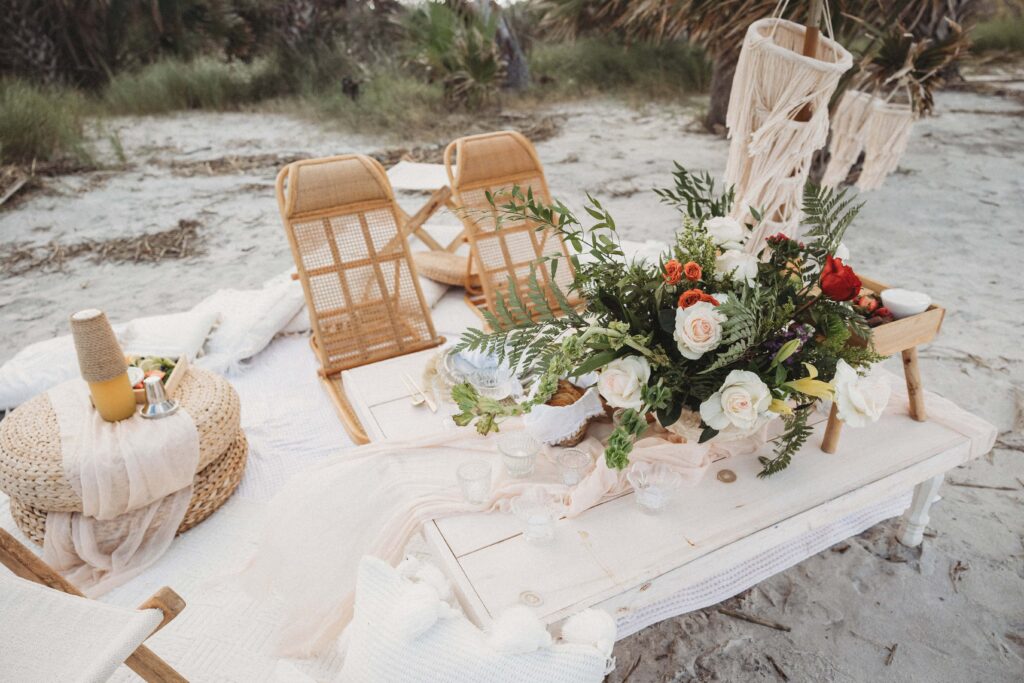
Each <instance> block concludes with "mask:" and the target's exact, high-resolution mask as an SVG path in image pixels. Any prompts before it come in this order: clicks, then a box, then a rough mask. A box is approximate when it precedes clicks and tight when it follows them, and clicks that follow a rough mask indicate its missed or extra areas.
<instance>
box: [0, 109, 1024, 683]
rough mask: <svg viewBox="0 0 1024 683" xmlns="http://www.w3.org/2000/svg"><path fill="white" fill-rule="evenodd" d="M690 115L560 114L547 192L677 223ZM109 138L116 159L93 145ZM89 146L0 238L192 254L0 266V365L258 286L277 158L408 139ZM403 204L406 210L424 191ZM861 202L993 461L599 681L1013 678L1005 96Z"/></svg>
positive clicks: (958, 116)
mask: <svg viewBox="0 0 1024 683" xmlns="http://www.w3.org/2000/svg"><path fill="white" fill-rule="evenodd" d="M700 104H701V103H700V101H699V100H698V101H695V102H694V103H693V104H692V105H684V104H681V105H676V106H666V105H659V106H657V107H648V108H646V109H643V110H635V109H631V108H629V107H626V106H624V105H621V104H618V103H614V102H610V101H580V102H576V103H572V104H569V105H561V106H559V107H558V108H557V109H556V110H555V111H554V113H556V114H558V115H559V116H560V118H561V120H562V129H561V132H560V134H558V135H556V136H555V137H553V138H552V139H550V140H547V141H545V142H543V143H541V144H539V145H538V151H539V153H540V156H541V158H542V159H543V160H544V161H545V163H546V168H547V172H548V177H549V181H550V185H551V187H552V190H553V192H554V194H555V195H557V196H558V197H560V198H562V199H564V200H565V201H566V202H567V203H568V204H570V206H573V207H576V208H579V207H580V206H581V203H582V200H583V198H584V196H585V193H587V192H589V193H591V194H593V195H594V196H596V197H598V198H600V199H601V201H602V202H603V203H604V204H605V205H606V206H607V207H608V208H609V209H610V210H611V211H612V212H613V214H614V215H615V217H616V220H617V222H618V224H619V226H620V231H621V233H622V234H623V235H624V236H626V237H629V238H632V239H659V240H665V239H667V238H668V237H669V236H670V235H671V233H672V231H673V230H674V229H675V228H676V226H677V225H678V221H679V215H678V214H677V213H676V212H675V210H674V209H672V208H671V207H668V206H664V205H660V204H658V203H657V202H656V198H655V197H654V196H653V195H652V194H651V193H650V192H649V189H650V188H651V187H654V186H664V185H667V184H669V183H670V177H669V172H670V170H671V163H672V161H678V162H680V163H681V164H683V165H685V166H687V167H689V168H692V169H705V168H706V169H709V170H710V171H712V172H713V173H715V174H720V173H721V172H722V170H723V168H724V163H725V155H726V149H727V142H725V141H724V140H721V139H719V138H716V137H713V136H709V135H706V134H704V133H701V132H699V130H698V127H697V126H696V125H695V123H694V118H695V116H697V115H698V113H699V112H698V109H697V108H698V107H699V106H700ZM546 113H551V112H546ZM112 135H114V136H116V137H117V138H118V139H119V140H120V143H121V145H122V146H123V149H124V154H125V158H126V159H127V161H126V162H123V163H122V162H120V161H118V158H117V155H116V154H115V153H114V149H113V146H111V145H110V144H109V142H107V141H108V140H109V138H110V136H112ZM96 137H97V139H98V141H99V142H98V144H99V145H100V147H101V149H102V150H103V153H102V158H103V159H104V161H105V163H106V164H108V166H109V167H108V168H106V169H105V170H101V171H96V172H91V173H85V174H77V175H68V176H61V177H56V178H47V179H44V180H43V181H42V187H41V188H38V189H35V190H33V191H31V192H27V191H25V192H23V193H21V194H20V195H19V196H16V197H15V199H14V200H12V201H11V202H9V204H8V205H7V206H5V207H4V208H3V209H0V247H4V246H6V245H10V244H12V243H15V242H17V243H26V244H27V245H28V246H33V245H35V246H39V247H42V246H45V245H47V244H50V243H54V242H56V243H58V244H63V245H71V244H75V243H78V242H81V241H83V240H89V239H91V240H109V239H114V238H122V237H134V236H138V235H141V234H146V233H155V232H159V231H162V230H167V229H170V228H174V227H175V226H177V225H178V224H179V221H183V220H184V221H198V223H199V228H198V232H199V235H200V241H199V243H198V245H196V246H197V248H198V249H199V250H200V251H199V253H197V254H195V255H193V256H190V257H188V258H185V259H164V260H161V261H158V262H154V263H148V262H146V263H94V262H92V261H90V260H89V259H87V258H77V259H73V260H70V261H68V262H67V263H65V264H64V267H63V269H62V270H59V271H58V270H55V269H52V268H50V269H46V268H40V269H34V270H32V271H30V272H27V273H24V274H21V275H18V276H16V277H9V276H7V275H8V274H6V273H5V274H4V275H3V276H0V361H4V360H6V359H7V358H9V357H10V356H12V355H13V354H14V353H15V352H16V351H17V350H18V349H19V348H20V347H21V346H23V345H24V344H27V343H30V342H33V341H38V340H41V339H45V338H48V337H50V336H52V335H55V334H62V333H64V332H66V319H67V315H68V314H69V313H70V312H72V311H74V310H76V309H79V308H84V307H88V306H100V307H102V308H104V309H105V310H107V312H108V313H109V314H110V316H111V317H112V318H113V319H115V320H124V319H129V318H132V317H136V316H139V315H146V314H152V313H155V312H163V311H176V310H184V309H187V308H190V307H191V306H193V305H195V304H196V303H197V302H198V301H200V300H201V299H202V298H204V297H205V296H206V295H208V294H209V293H211V292H213V291H214V290H216V289H218V288H221V287H236V288H240V287H254V286H257V285H259V284H260V283H261V282H263V281H264V280H265V279H267V278H268V277H270V276H272V275H275V274H277V273H279V272H281V271H283V270H284V269H285V268H287V267H288V266H289V265H290V263H291V258H290V255H289V253H288V247H287V243H286V241H285V239H284V234H283V232H282V230H281V227H280V222H279V218H278V216H277V209H276V203H275V200H274V197H273V179H274V175H275V173H276V168H277V167H278V166H279V165H280V163H282V162H283V161H284V160H287V159H290V158H293V157H296V156H306V155H326V154H332V153H340V152H344V151H350V150H357V151H369V150H379V149H383V148H387V147H394V146H397V145H398V144H400V143H404V144H407V145H412V144H416V143H420V142H424V141H416V140H409V141H395V140H382V139H377V138H370V137H365V136H355V135H352V134H348V133H344V132H338V131H335V130H332V129H330V128H325V127H323V126H320V125H317V124H315V123H312V122H308V121H305V120H303V119H299V118H294V117H289V116H285V115H281V114H265V113H232V114H209V113H188V114H179V115H174V116H164V117H158V118H123V119H114V120H108V121H105V122H104V123H103V124H102V126H101V127H100V126H98V127H97V131H96ZM431 142H432V141H431ZM225 157H229V160H228V161H227V162H224V161H223V159H225ZM207 162H209V163H207ZM400 199H401V201H402V203H403V204H404V205H405V206H406V208H408V209H412V208H415V207H416V206H417V204H418V202H421V201H422V199H423V198H422V197H421V196H417V195H402V196H401V197H400ZM862 199H863V200H864V201H866V202H867V204H866V206H865V208H864V210H863V213H862V214H861V217H860V218H859V219H858V221H857V222H856V223H855V225H854V227H853V228H851V230H850V232H849V234H848V239H847V243H848V245H849V247H850V249H851V251H852V254H853V257H852V262H853V265H854V266H855V267H856V268H857V269H858V270H860V271H862V272H864V273H865V274H868V275H870V276H872V277H873V278H876V279H879V280H882V281H884V282H888V283H890V284H899V285H904V286H907V287H911V288H915V289H922V290H926V291H928V292H930V293H931V294H932V295H933V297H934V299H935V300H936V301H938V302H940V303H942V304H943V305H945V306H946V307H947V309H948V314H947V318H946V322H945V325H944V327H943V330H942V334H941V336H940V337H939V339H938V340H937V341H936V342H935V343H934V344H932V345H930V346H928V347H925V348H923V349H922V353H921V355H922V361H923V369H922V371H923V375H924V378H925V382H926V384H927V386H928V387H929V388H931V389H933V390H936V391H939V392H940V393H943V394H946V395H948V396H951V397H953V398H955V399H956V400H957V401H958V402H959V403H960V404H961V405H964V406H967V407H970V408H972V409H973V410H974V411H975V412H977V413H979V414H981V415H983V416H984V417H986V418H987V419H989V420H991V421H992V422H994V423H995V424H997V425H998V427H999V429H1000V431H1001V436H1000V440H999V443H998V444H997V448H996V449H995V450H994V451H993V452H992V453H991V454H990V455H989V456H988V457H986V458H983V459H981V460H979V461H976V462H974V463H972V464H971V465H969V466H967V467H965V468H962V469H960V470H957V471H954V472H952V473H951V474H950V477H949V479H950V480H951V482H950V483H949V484H947V485H946V486H945V487H944V488H943V489H942V497H943V499H942V501H941V502H940V503H938V504H937V505H935V506H934V507H933V514H932V523H931V531H930V532H929V536H928V537H927V538H926V539H925V543H924V545H923V547H922V548H921V549H917V550H908V549H906V548H903V547H902V546H899V545H898V544H896V543H895V541H893V540H892V539H893V535H894V530H895V528H896V527H895V524H896V523H895V521H890V522H887V523H883V524H881V525H878V526H876V527H875V528H873V529H871V530H869V531H868V532H866V533H864V534H861V535H860V536H859V537H856V538H853V539H850V541H849V542H847V543H842V544H839V545H837V546H835V547H833V548H831V549H830V550H828V551H825V552H823V553H821V554H819V555H817V556H815V557H813V558H811V559H809V560H807V561H805V562H803V563H801V564H800V565H798V566H796V567H793V568H791V569H790V570H788V571H786V572H783V573H781V574H779V575H777V576H775V577H773V578H772V579H770V580H768V581H765V582H763V583H762V584H760V585H758V586H757V587H756V588H754V589H753V590H751V591H748V592H747V593H745V594H744V595H742V596H739V597H738V598H735V599H733V600H731V601H728V606H729V607H733V608H738V609H741V610H742V611H744V612H747V613H750V614H755V615H758V616H760V617H763V618H766V619H769V620H772V621H775V622H779V623H781V624H784V625H786V626H788V627H790V629H791V630H789V631H779V630H775V629H771V628H767V627H764V626H759V625H756V624H751V623H748V622H745V621H739V620H736V619H734V618H732V617H729V616H726V615H724V614H722V613H720V612H718V609H717V608H710V609H707V610H703V611H701V612H696V613H693V614H690V615H686V616H684V617H681V618H677V619H672V620H669V621H666V622H663V623H661V624H659V625H657V626H654V627H651V628H648V629H646V630H645V631H643V632H641V633H639V634H637V635H635V636H632V637H630V638H627V639H625V640H624V641H622V642H621V643H619V645H618V647H617V649H616V655H617V657H618V661H619V666H618V669H617V670H616V671H615V672H614V673H613V674H612V675H611V676H610V679H609V680H612V681H623V680H626V679H627V677H628V680H629V681H631V683H641V682H644V681H685V680H726V681H739V680H761V679H766V680H774V679H779V680H786V679H787V677H788V680H793V681H803V680H838V681H862V680H863V681H866V680H898V681H915V680H921V681H967V680H993V681H994V680H1007V681H1009V680H1020V677H1021V673H1022V672H1024V512H1022V502H1024V460H1022V458H1021V451H1022V450H1024V436H1022V434H1021V424H1022V416H1021V413H1022V409H1021V404H1022V395H1024V393H1022V392H1024V345H1022V344H1021V343H1020V340H1019V336H1020V331H1021V330H1022V329H1024V328H1022V326H1021V323H1020V320H1021V316H1022V314H1024V267H1022V261H1024V218H1022V216H1024V104H1022V102H1021V101H1020V100H1019V99H1015V98H1012V97H1000V96H993V95H980V94H971V93H953V92H947V93H942V94H940V95H939V96H938V98H937V116H935V117H934V118H931V119H928V120H925V121H923V122H921V123H920V124H919V125H918V126H917V127H916V129H915V132H914V136H913V140H912V142H911V146H910V151H909V152H908V154H907V156H906V157H905V158H904V160H903V162H902V163H901V165H900V169H899V171H897V173H896V174H895V175H893V176H892V177H890V178H889V179H888V180H887V182H886V184H885V186H884V187H883V188H882V189H881V190H879V191H876V192H873V193H870V194H866V195H864V196H863V197H862ZM890 362H891V361H890ZM897 365H898V364H897ZM794 466H796V467H798V466H799V462H796V463H795V464H794ZM958 484H977V485H981V486H999V487H1010V488H1011V489H1012V490H1000V489H995V488H975V487H969V486H962V485H958ZM893 648H894V649H893Z"/></svg>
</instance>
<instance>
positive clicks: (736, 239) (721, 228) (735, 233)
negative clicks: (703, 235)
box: [704, 216, 747, 249]
mask: <svg viewBox="0 0 1024 683" xmlns="http://www.w3.org/2000/svg"><path fill="white" fill-rule="evenodd" d="M704 229H705V230H706V231H707V233H708V235H709V236H710V237H711V239H712V240H713V241H714V243H715V244H717V245H718V246H720V247H722V249H740V248H742V247H743V243H744V242H746V241H747V229H746V228H745V227H743V224H742V223H740V222H739V221H738V220H736V219H735V218H730V217H729V216H716V217H715V218H711V219H708V221H707V222H706V223H705V224H704Z"/></svg>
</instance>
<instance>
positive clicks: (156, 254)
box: [0, 219, 203, 277]
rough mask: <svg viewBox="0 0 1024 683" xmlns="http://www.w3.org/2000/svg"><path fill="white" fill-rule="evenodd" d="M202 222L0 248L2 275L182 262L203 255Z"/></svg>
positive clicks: (16, 244) (180, 222) (21, 243)
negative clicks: (84, 265) (75, 264)
mask: <svg viewBox="0 0 1024 683" xmlns="http://www.w3.org/2000/svg"><path fill="white" fill-rule="evenodd" d="M199 225H200V224H199V221H194V220H185V219H182V220H180V221H178V225H177V227H174V228H171V229H169V230H163V231H161V232H154V233H147V234H145V235H137V236H134V237H117V238H112V239H107V240H91V239H90V240H84V241H82V242H77V243H75V244H60V243H59V242H57V241H56V240H54V241H52V242H49V243H47V244H44V245H29V244H27V243H24V242H16V243H13V244H7V245H3V246H0V272H2V273H3V275H4V276H6V277H15V276H18V275H24V274H25V273H29V272H32V271H36V270H43V271H63V270H64V267H65V265H66V264H67V262H68V261H70V260H72V259H75V258H88V259H89V260H90V261H92V262H93V263H104V262H112V263H142V262H150V263H152V262H156V261H162V260H165V259H181V258H188V257H190V256H195V255H197V254H200V253H202V251H203V248H202V237H201V235H200V234H199Z"/></svg>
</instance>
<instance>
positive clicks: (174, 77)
mask: <svg viewBox="0 0 1024 683" xmlns="http://www.w3.org/2000/svg"><path fill="white" fill-rule="evenodd" d="M266 68H267V67H266V65H265V63H263V62H255V63H253V64H242V63H238V62H235V63H226V62H222V61H218V60H215V59H210V58H200V59H195V60H193V61H190V62H182V61H178V60H165V61H161V62H156V63H155V64H150V65H148V66H146V67H143V68H142V69H140V70H138V71H132V72H124V73H120V74H117V75H116V76H115V77H114V79H113V80H111V81H110V83H109V84H108V85H107V87H106V88H105V89H104V91H103V93H102V94H101V96H100V105H101V108H102V110H103V111H104V112H106V113H110V114H135V115H144V114H163V113H166V112H171V111H181V110H186V109H211V110H224V109H237V108H238V107H240V106H242V105H245V104H248V103H251V102H253V101H254V100H255V99H257V95H258V94H261V93H259V92H258V90H259V89H258V88H257V86H256V84H257V83H258V82H259V80H260V78H261V77H262V75H263V73H264V71H265V69H266Z"/></svg>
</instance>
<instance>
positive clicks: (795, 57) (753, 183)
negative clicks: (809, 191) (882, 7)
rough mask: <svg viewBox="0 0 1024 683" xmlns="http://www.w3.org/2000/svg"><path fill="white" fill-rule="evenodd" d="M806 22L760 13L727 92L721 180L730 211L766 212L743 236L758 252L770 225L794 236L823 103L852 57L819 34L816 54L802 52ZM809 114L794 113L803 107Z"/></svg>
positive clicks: (820, 139) (743, 216) (823, 135)
mask: <svg viewBox="0 0 1024 683" xmlns="http://www.w3.org/2000/svg"><path fill="white" fill-rule="evenodd" d="M803 36H804V27H803V26H801V25H800V24H796V23H793V22H791V21H786V20H784V19H761V20H759V21H755V22H754V23H753V24H751V25H750V27H749V28H748V29H747V33H746V37H745V38H744V39H743V49H742V51H741V52H740V58H739V62H738V63H737V67H736V75H735V77H734V78H733V84H732V92H731V94H730V97H729V113H728V115H727V117H726V125H727V126H728V127H729V137H730V138H731V139H732V143H731V145H730V147H729V161H728V164H727V165H726V171H725V181H726V183H728V184H732V185H735V186H736V198H737V201H736V206H735V208H734V210H733V214H734V216H735V217H737V218H739V219H740V220H749V214H750V211H749V209H750V207H754V208H755V209H757V210H759V211H763V212H764V215H765V218H766V219H767V220H766V221H765V222H764V224H762V226H761V229H760V230H759V231H758V234H757V235H754V236H752V238H751V239H750V240H748V243H747V249H748V251H750V252H752V253H756V252H757V251H759V250H760V248H761V246H762V245H763V238H764V237H766V236H768V235H770V234H772V233H769V232H768V229H769V226H768V224H769V223H770V224H771V228H770V229H772V230H773V231H774V232H784V233H786V234H788V235H795V233H796V229H797V224H798V221H799V206H800V202H801V196H802V193H803V186H804V183H805V182H806V180H807V174H808V172H809V170H810V162H811V156H812V155H813V154H814V151H815V150H817V149H820V148H821V147H822V146H823V145H824V144H825V141H826V139H827V137H828V102H829V98H831V97H832V93H833V92H835V89H836V85H837V84H838V83H839V77H840V76H842V74H843V72H845V71H846V70H847V69H849V68H850V67H851V66H852V65H853V58H852V57H851V56H850V53H849V52H847V51H846V50H845V49H844V48H843V47H842V46H841V45H839V44H838V43H837V42H835V41H834V40H829V39H824V38H823V39H822V40H821V42H820V43H819V45H818V54H817V55H816V56H815V57H804V56H803V55H801V54H800V50H801V47H802V45H803ZM805 105H807V106H810V108H811V111H812V112H813V114H812V116H811V119H810V121H806V122H798V121H795V120H794V119H795V118H796V115H797V114H798V113H799V112H800V111H801V110H802V109H803V108H804V106H805Z"/></svg>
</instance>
